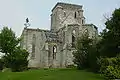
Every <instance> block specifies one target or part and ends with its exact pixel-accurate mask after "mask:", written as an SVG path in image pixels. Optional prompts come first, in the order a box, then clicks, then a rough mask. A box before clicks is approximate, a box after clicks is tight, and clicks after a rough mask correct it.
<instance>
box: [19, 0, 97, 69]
mask: <svg viewBox="0 0 120 80" xmlns="http://www.w3.org/2000/svg"><path fill="white" fill-rule="evenodd" d="M86 32H88V33H89V37H90V38H95V37H97V36H98V30H97V27H96V26H95V25H93V24H86V23H85V17H84V15H83V9H82V5H76V4H69V3H61V2H58V3H57V4H56V5H55V7H54V8H53V9H52V14H51V29H50V30H42V29H39V28H37V29H32V28H29V27H25V28H24V30H23V32H22V35H21V37H22V38H23V39H22V42H21V47H22V48H24V49H26V50H27V51H28V52H29V53H30V55H29V58H28V59H29V67H41V68H50V67H52V68H59V67H60V68H61V67H66V66H69V65H73V64H74V63H73V58H74V57H73V55H72V52H73V51H74V50H75V41H76V39H77V37H80V36H82V35H84V34H85V33H86Z"/></svg>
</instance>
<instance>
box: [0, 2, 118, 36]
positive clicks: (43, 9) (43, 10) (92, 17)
mask: <svg viewBox="0 0 120 80" xmlns="http://www.w3.org/2000/svg"><path fill="white" fill-rule="evenodd" d="M57 2H67V3H73V4H80V5H83V9H84V15H85V17H86V23H93V24H95V25H96V26H97V27H98V28H99V31H101V30H102V29H103V28H104V21H105V19H104V16H103V15H108V16H109V15H110V14H111V12H112V11H113V10H114V9H115V8H119V7H120V0H0V29H2V27H3V26H8V27H11V28H12V30H13V31H15V32H16V34H17V36H19V35H20V34H21V32H22V30H23V28H24V23H25V19H26V18H27V17H28V18H29V19H30V24H31V27H32V28H41V29H50V14H51V9H52V8H53V7H54V6H55V4H56V3H57Z"/></svg>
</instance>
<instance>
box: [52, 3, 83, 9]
mask: <svg viewBox="0 0 120 80" xmlns="http://www.w3.org/2000/svg"><path fill="white" fill-rule="evenodd" d="M57 6H73V7H76V8H82V5H77V4H70V3H63V2H58V3H57V4H56V5H55V6H54V7H53V9H52V11H53V10H54V9H55V8H56V7H57Z"/></svg>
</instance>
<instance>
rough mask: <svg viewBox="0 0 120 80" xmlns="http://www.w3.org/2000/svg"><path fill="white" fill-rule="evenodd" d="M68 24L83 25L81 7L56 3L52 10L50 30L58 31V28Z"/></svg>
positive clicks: (83, 19)
mask: <svg viewBox="0 0 120 80" xmlns="http://www.w3.org/2000/svg"><path fill="white" fill-rule="evenodd" d="M69 24H78V25H82V24H85V17H84V16H83V10H82V6H81V5H76V4H69V3H61V2H60V3H59V2H58V3H57V4H56V5H55V7H54V8H53V9H52V14H51V30H52V31H58V30H59V29H60V28H62V27H64V26H65V25H69Z"/></svg>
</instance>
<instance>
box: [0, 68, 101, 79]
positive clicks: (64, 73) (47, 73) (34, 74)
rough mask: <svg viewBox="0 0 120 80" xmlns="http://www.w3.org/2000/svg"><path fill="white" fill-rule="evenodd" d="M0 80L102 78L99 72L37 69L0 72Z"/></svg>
mask: <svg viewBox="0 0 120 80" xmlns="http://www.w3.org/2000/svg"><path fill="white" fill-rule="evenodd" d="M0 80H103V78H102V77H100V75H99V74H95V73H92V72H87V71H85V70H76V69H39V70H29V71H25V72H0Z"/></svg>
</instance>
